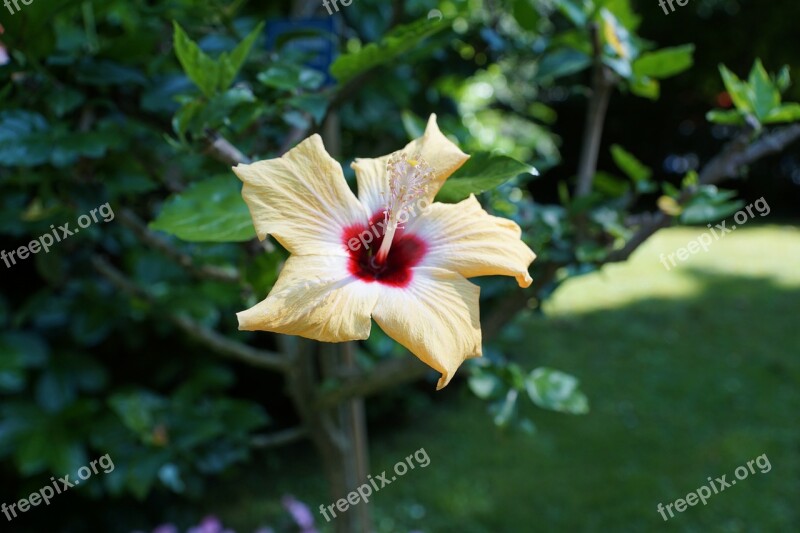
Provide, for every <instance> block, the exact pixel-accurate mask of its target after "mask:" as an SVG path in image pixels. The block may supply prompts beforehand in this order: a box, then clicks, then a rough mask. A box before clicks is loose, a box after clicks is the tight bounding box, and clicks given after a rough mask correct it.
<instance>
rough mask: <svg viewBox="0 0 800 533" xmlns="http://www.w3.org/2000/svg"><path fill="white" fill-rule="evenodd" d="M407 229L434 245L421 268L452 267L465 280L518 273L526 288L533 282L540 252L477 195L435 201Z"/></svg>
mask: <svg viewBox="0 0 800 533" xmlns="http://www.w3.org/2000/svg"><path fill="white" fill-rule="evenodd" d="M406 233H413V234H417V235H419V236H420V237H421V238H422V239H423V240H424V241H425V242H426V243H427V244H428V251H427V253H426V254H425V257H424V259H423V260H422V262H421V263H420V266H431V267H438V268H444V269H447V270H452V271H454V272H458V273H459V274H461V275H462V276H464V277H465V278H472V277H475V276H495V275H500V276H514V277H515V278H517V283H519V286H520V287H528V286H530V284H531V283H532V281H533V280H532V279H531V277H530V275H529V274H528V267H529V266H530V264H531V263H532V262H533V260H534V259H535V258H536V254H534V253H533V251H532V250H531V249H530V248H529V247H528V246H527V245H526V244H525V243H524V242H522V239H521V238H520V237H521V235H522V231H521V230H520V227H519V226H518V225H517V224H516V223H515V222H513V221H511V220H508V219H505V218H500V217H495V216H492V215H490V214H489V213H487V212H486V211H484V210H483V208H482V207H481V205H480V204H479V203H478V200H476V199H475V196H473V195H470V197H469V198H467V199H466V200H462V201H461V202H459V203H457V204H442V203H438V202H437V203H435V204H433V205H431V206H430V207H428V208H427V209H426V210H425V211H423V212H422V213H421V214H420V215H419V216H418V217H416V218H414V219H413V220H412V221H411V222H410V223H409V224H408V226H407V228H406Z"/></svg>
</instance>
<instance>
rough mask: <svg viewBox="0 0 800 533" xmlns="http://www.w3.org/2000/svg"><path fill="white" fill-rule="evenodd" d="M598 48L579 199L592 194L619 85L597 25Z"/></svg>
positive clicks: (592, 28) (595, 43)
mask: <svg viewBox="0 0 800 533" xmlns="http://www.w3.org/2000/svg"><path fill="white" fill-rule="evenodd" d="M590 32H591V36H592V43H593V47H594V68H593V71H592V93H591V96H590V97H589V105H588V107H587V109H586V124H585V126H584V130H583V143H582V145H581V155H580V159H579V162H578V184H577V187H576V189H575V196H576V197H578V198H580V197H581V196H586V195H587V194H589V193H590V192H591V191H592V181H593V180H594V175H595V173H596V171H597V156H598V154H599V153H600V141H601V140H602V137H603V125H604V124H605V120H606V111H608V102H609V100H610V98H611V93H612V91H613V88H614V83H615V82H616V76H615V75H614V73H613V72H611V70H610V69H609V68H608V67H607V66H605V65H604V64H603V51H602V45H601V43H600V36H599V35H598V29H597V24H594V23H593V24H592V25H591V26H590Z"/></svg>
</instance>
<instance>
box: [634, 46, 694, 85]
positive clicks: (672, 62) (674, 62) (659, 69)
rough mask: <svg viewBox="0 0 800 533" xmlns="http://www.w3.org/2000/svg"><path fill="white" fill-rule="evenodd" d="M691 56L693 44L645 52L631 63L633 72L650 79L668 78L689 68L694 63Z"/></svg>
mask: <svg viewBox="0 0 800 533" xmlns="http://www.w3.org/2000/svg"><path fill="white" fill-rule="evenodd" d="M693 55H694V45H693V44H684V45H682V46H675V47H672V48H662V49H661V50H656V51H655V52H646V53H644V54H642V55H641V56H640V57H639V59H637V60H636V61H635V62H634V63H633V72H634V73H636V74H637V75H639V76H647V77H650V78H658V79H663V78H669V77H670V76H674V75H676V74H680V73H681V72H683V71H684V70H686V69H688V68H690V67H691V66H692V64H693V63H694V59H693Z"/></svg>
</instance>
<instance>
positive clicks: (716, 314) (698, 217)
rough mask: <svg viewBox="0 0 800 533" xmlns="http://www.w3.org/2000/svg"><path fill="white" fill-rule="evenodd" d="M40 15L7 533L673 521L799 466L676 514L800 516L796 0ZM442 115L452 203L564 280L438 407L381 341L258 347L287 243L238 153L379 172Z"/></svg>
mask: <svg viewBox="0 0 800 533" xmlns="http://www.w3.org/2000/svg"><path fill="white" fill-rule="evenodd" d="M28 1H29V4H25V3H23V2H22V1H20V2H17V3H14V2H12V1H10V2H9V3H6V4H5V5H3V6H0V191H1V194H0V249H2V250H3V253H4V254H5V255H4V256H2V257H3V259H2V261H3V263H0V275H1V276H2V295H1V296H0V328H1V329H0V504H2V503H4V504H5V507H3V508H2V509H3V510H2V513H3V515H2V516H0V524H1V525H2V527H0V529H2V530H3V531H21V532H28V531H31V532H39V531H53V532H70V533H72V532H76V533H77V532H84V531H86V532H90V531H91V532H95V531H108V532H125V533H131V532H134V531H137V532H151V531H158V532H159V533H168V532H171V533H172V532H184V531H194V532H204V533H214V532H222V531H225V530H229V531H236V532H239V533H250V532H259V533H264V532H266V531H272V532H294V531H304V532H311V531H337V532H338V531H354V532H356V531H364V530H374V531H380V532H395V531H397V532H410V531H422V532H439V531H441V532H448V531H459V532H470V533H472V532H474V533H482V532H498V531H500V532H506V531H508V532H515V531H551V530H569V531H571V530H575V531H599V530H619V531H650V530H654V529H658V528H661V527H666V526H664V525H663V524H664V520H663V519H662V516H661V515H660V514H659V512H658V511H657V506H658V505H659V504H663V505H665V506H666V505H667V504H669V503H672V502H674V501H675V500H676V499H678V498H684V497H685V496H686V495H687V494H688V493H689V492H691V491H694V490H695V489H697V488H698V487H700V486H702V485H704V484H707V483H708V481H707V478H709V477H712V478H718V477H721V476H723V475H727V477H728V479H729V480H730V479H733V478H734V471H735V470H736V468H737V467H739V466H741V465H745V464H746V463H747V462H748V461H751V460H755V459H756V457H759V456H762V455H764V454H765V455H766V456H767V457H768V459H769V462H770V465H771V469H770V470H769V471H767V472H764V473H761V471H760V470H758V469H756V471H755V473H752V474H751V475H750V476H749V477H748V478H747V479H746V480H742V481H739V483H738V484H736V485H735V486H732V487H730V488H728V489H726V490H725V491H724V492H722V493H720V494H717V495H714V496H713V497H712V498H711V499H709V501H708V502H707V505H704V506H703V505H698V506H694V507H689V508H688V509H687V510H686V511H684V512H681V513H676V514H675V516H674V517H673V518H670V519H669V521H668V526H670V527H673V528H678V529H680V530H684V531H699V530H711V531H726V532H736V531H791V530H793V529H796V528H797V526H798V525H800V511H798V509H797V505H796V502H797V500H798V497H800V427H799V426H798V423H797V413H798V412H800V391H799V390H798V383H799V382H800V363H799V362H798V358H797V356H798V353H797V352H798V346H800V331H798V329H797V324H796V322H797V318H796V317H797V314H796V313H797V310H798V309H797V302H798V297H800V269H798V264H800V230H799V229H798V222H800V211H798V205H799V204H800V142H796V140H798V139H799V138H800V130H798V128H800V126H798V124H797V122H798V121H800V105H798V104H795V103H794V102H797V101H800V87H798V85H796V84H793V83H792V79H793V78H796V77H797V76H798V75H800V51H798V47H797V46H796V45H797V27H796V26H797V23H796V20H797V17H798V16H800V8H799V7H798V5H797V3H796V2H790V1H789V0H772V1H771V2H769V3H764V2H756V1H755V0H692V1H690V2H689V3H688V4H687V5H686V6H683V7H681V6H678V5H677V3H676V4H675V11H674V12H671V13H669V14H665V13H664V10H663V9H662V7H660V6H659V4H658V3H657V2H656V1H648V2H644V1H635V0H630V1H629V0H483V1H481V0H447V1H445V2H435V1H433V0H413V1H407V2H401V1H391V0H352V2H351V3H350V4H349V5H347V6H345V5H343V4H342V3H341V0H340V1H339V2H338V4H336V6H338V11H336V7H330V14H329V8H326V7H325V6H324V5H323V4H322V2H316V1H307V2H306V1H302V0H294V1H289V0H276V1H273V2H269V3H268V4H266V3H256V2H247V1H245V0H234V1H222V0H220V1H208V2H195V1H189V0H165V1H158V2H154V1H153V2H150V1H147V2H145V1H141V0H134V1H131V0H126V1H122V0H119V1H117V0H102V1H101V0H92V1H89V0H87V1H81V0H58V1H56V0H34V1H32V2H30V0H28ZM692 45H693V46H692ZM759 61H760V62H759ZM720 65H725V67H726V68H722V69H720ZM762 65H763V67H762ZM606 106H607V110H606ZM709 112H711V113H710V114H709ZM431 113H436V114H437V115H438V118H439V124H440V126H441V128H442V130H443V131H444V132H445V133H447V134H448V135H449V136H451V137H452V138H453V139H454V140H457V141H458V143H459V145H460V147H461V148H462V149H463V150H464V151H465V152H467V153H470V154H473V159H472V160H471V161H470V163H468V165H466V166H465V167H464V168H463V169H462V170H461V171H460V172H459V173H458V174H457V175H456V176H454V177H453V178H452V179H453V180H461V181H459V184H460V185H461V186H460V187H459V188H458V189H457V190H455V188H454V190H451V191H448V193H447V194H446V195H445V194H444V193H443V194H442V195H441V196H440V197H439V199H440V200H442V201H457V200H459V199H461V198H463V197H464V196H466V195H467V194H469V192H474V193H476V194H478V196H479V199H480V201H481V203H482V205H484V206H485V208H486V209H487V210H489V211H490V212H492V213H495V214H498V215H500V216H504V217H507V218H511V219H513V220H515V221H516V222H517V223H519V224H520V226H521V227H522V229H523V238H524V239H525V241H526V242H527V243H528V244H529V245H530V246H531V247H532V248H533V249H534V250H535V251H536V253H537V255H538V259H537V260H536V262H535V263H534V266H533V267H532V271H531V272H532V275H533V277H534V279H535V280H536V281H535V283H534V285H533V287H532V288H531V289H529V290H526V291H522V290H520V289H519V288H518V287H516V284H515V283H514V281H513V280H506V279H493V278H490V279H480V280H475V281H476V282H477V283H478V284H479V285H480V286H481V289H482V291H481V295H482V302H481V317H482V323H483V328H484V339H485V344H484V354H485V357H484V358H482V359H481V360H480V361H472V362H470V364H467V365H464V366H463V367H462V368H461V369H460V370H459V373H458V374H457V375H456V378H455V379H454V380H453V382H452V384H451V385H449V386H448V387H447V388H446V389H445V390H443V391H440V392H434V388H435V383H436V379H437V376H436V375H434V373H433V372H428V371H427V370H426V367H424V366H423V365H422V364H421V363H419V362H418V361H416V359H415V358H414V357H413V356H412V355H410V354H409V353H407V352H405V351H404V350H403V349H402V348H401V347H399V346H398V345H397V344H396V343H395V342H394V341H392V340H391V339H389V338H388V337H386V336H385V335H384V334H382V333H381V332H380V331H379V329H378V328H377V327H373V334H372V336H371V337H370V339H369V340H368V341H364V342H359V343H351V344H348V345H345V346H343V347H338V346H337V347H334V348H330V347H324V346H316V345H314V344H313V343H307V342H303V341H299V340H297V339H292V338H287V337H281V336H278V335H273V334H268V333H258V334H253V333H243V332H238V331H237V322H236V317H235V313H236V312H238V311H241V310H243V309H246V308H247V307H249V306H251V305H253V304H254V303H256V302H257V301H260V300H261V299H263V298H264V297H265V296H266V294H267V293H268V292H269V290H270V288H271V287H272V285H273V284H274V282H275V280H276V279H277V275H278V273H279V272H280V269H281V267H282V265H283V262H284V261H285V260H286V258H287V257H288V253H287V252H286V251H285V250H284V249H282V248H281V247H280V245H279V244H278V243H277V242H274V241H272V240H271V239H268V240H267V241H264V242H263V243H260V242H258V240H257V239H255V233H254V230H253V229H252V225H251V222H250V215H249V213H248V211H247V207H246V206H245V204H244V203H243V201H242V200H241V197H240V188H241V186H240V184H239V181H238V179H236V177H235V176H234V175H233V173H232V172H231V171H230V166H231V165H234V164H236V163H237V162H241V161H245V160H250V159H252V160H257V159H266V158H271V157H277V156H280V155H281V154H283V153H284V152H285V151H286V150H288V149H290V148H291V147H292V146H294V145H295V144H296V143H298V142H299V141H301V140H302V139H303V138H305V137H307V136H308V135H310V134H312V133H320V134H321V135H322V136H323V138H324V140H325V144H326V148H327V149H328V151H329V152H330V153H331V154H332V155H333V156H334V157H335V158H337V159H338V160H339V161H340V162H341V163H342V165H343V167H344V170H345V175H346V177H347V178H348V180H349V181H350V183H351V185H353V186H354V179H353V173H352V171H351V169H350V167H349V163H350V162H351V161H352V160H353V158H355V157H375V156H380V155H383V154H387V153H390V152H392V151H394V150H397V149H399V148H400V147H402V146H403V145H404V144H405V143H406V142H408V140H409V139H411V138H414V137H417V136H419V135H420V133H421V132H422V129H423V128H424V123H425V121H426V120H427V117H428V116H429V115H430V114H431ZM710 162H711V164H710ZM713 162H717V163H720V162H721V163H724V165H722V164H715V163H713ZM531 166H533V167H535V168H537V169H538V171H539V173H540V175H539V176H538V177H535V176H534V175H533V174H532V173H531V172H530V167H531ZM722 167H724V171H722V170H720V169H721V168H722ZM478 178H481V179H478ZM465 191H466V192H465ZM759 199H763V200H761V201H762V202H763V204H762V205H768V208H769V209H768V211H769V212H768V213H767V212H766V211H763V212H762V211H759V210H757V211H756V212H755V215H754V216H752V217H748V220H747V222H746V223H745V224H737V225H738V226H741V227H738V228H737V230H736V231H735V232H731V233H728V234H726V235H725V236H724V238H722V239H719V240H716V239H715V240H714V242H713V243H712V244H711V246H710V247H709V249H708V251H703V250H700V251H699V252H697V253H693V254H691V255H689V256H688V259H686V260H681V261H679V262H678V263H677V265H676V266H674V267H671V268H669V269H668V268H665V266H664V264H663V262H662V259H663V256H665V255H666V256H668V255H669V254H675V253H676V252H677V251H678V250H679V249H681V248H685V247H687V246H688V245H689V243H690V242H691V241H694V240H696V239H698V237H699V236H700V235H702V234H704V233H705V232H707V231H708V229H707V224H711V225H712V226H714V225H715V224H719V223H721V222H722V221H723V220H727V221H728V226H729V227H730V226H731V224H734V222H731V221H732V220H733V217H734V216H735V213H737V212H739V211H740V210H741V209H742V208H744V207H746V206H748V205H753V203H754V202H756V201H758V200H759ZM737 221H738V220H737ZM67 223H68V224H69V229H70V230H71V231H72V232H74V234H72V235H68V234H67V233H65V232H64V231H61V230H59V229H58V228H59V227H62V226H63V225H64V224H67ZM78 229H80V230H81V231H80V232H78V231H77V230H78ZM45 235H47V236H49V235H53V236H54V238H53V239H49V238H46V237H45ZM62 237H63V239H62ZM33 241H36V242H38V243H39V244H38V246H32V245H29V243H31V242H33ZM48 242H49V244H48V245H47V248H48V250H45V249H44V245H45V243H48ZM25 249H27V250H28V251H27V252H25V251H23V252H19V250H25ZM12 251H17V254H16V256H9V255H8V254H9V253H10V252H12ZM12 257H13V260H12ZM292 354H294V355H295V357H294V358H293V359H292V358H290V357H289V356H290V355H292ZM297 361H305V362H306V363H308V365H307V368H306V370H308V375H305V377H303V376H300V377H298V375H300V374H298V373H297V372H295V370H297V368H299V367H297V368H295V367H293V366H292V365H295V364H296V363H297ZM293 369H294V370H293ZM309 369H310V370H309ZM298 372H299V371H298ZM301 374H302V373H301ZM304 380H305V381H304ZM328 416H330V417H332V419H333V420H334V422H333V423H334V424H335V425H336V427H337V428H338V430H339V431H340V433H341V434H342V435H344V437H345V444H346V445H345V446H344V448H342V449H340V450H339V451H337V452H335V453H333V455H330V454H328V455H326V453H325V450H328V451H330V449H331V446H332V444H331V442H332V436H331V435H332V434H331V433H330V432H329V431H328V428H326V427H325V421H326V420H327V418H326V417H328ZM420 449H424V450H425V452H426V453H427V455H428V456H429V458H430V464H429V465H428V466H426V467H425V468H419V467H417V468H416V469H414V470H411V471H409V472H408V473H407V474H406V475H404V476H402V478H398V480H397V481H396V482H393V483H392V484H391V485H390V486H387V487H385V488H384V489H382V490H381V491H379V492H376V493H375V494H374V495H373V496H372V499H371V501H370V502H369V505H365V504H363V503H361V504H358V505H357V506H353V507H352V508H351V509H350V510H349V511H348V512H347V513H343V514H344V515H345V516H346V518H344V519H342V518H341V517H340V518H337V519H336V520H333V521H331V522H328V521H326V520H325V518H324V517H323V516H322V515H321V514H320V512H319V507H320V505H324V506H328V505H329V504H331V503H335V501H336V499H338V497H342V496H346V494H344V493H342V492H341V491H342V490H343V489H344V490H351V489H353V488H355V486H357V484H358V481H359V480H362V481H363V480H364V477H365V475H366V474H371V475H372V476H373V477H375V476H376V475H379V474H380V473H381V472H383V471H384V470H386V471H390V470H391V469H392V468H393V467H394V465H395V463H397V462H398V461H403V460H404V458H406V457H407V456H409V455H411V454H414V453H415V452H416V451H417V450H420ZM337 454H338V455H337ZM103 457H105V459H101V458H103ZM92 461H95V466H96V467H97V468H95V469H94V471H93V472H92V473H91V474H90V475H88V476H87V475H86V472H88V470H89V469H90V468H92V466H91V465H92ZM109 464H110V466H109ZM66 475H69V476H70V480H72V481H73V482H74V480H76V479H78V480H80V481H81V483H80V484H79V485H76V486H75V487H72V488H70V489H69V490H67V491H66V492H64V493H62V494H56V495H54V496H53V497H52V501H50V502H49V503H48V504H45V503H44V502H39V504H38V505H36V506H31V507H30V508H29V509H27V510H26V511H24V512H22V511H21V505H20V504H19V502H20V500H21V499H23V498H26V499H30V498H29V497H30V495H31V494H33V493H39V494H42V493H41V492H40V490H42V489H43V487H48V486H54V485H53V484H54V483H55V486H57V487H59V488H60V487H62V483H60V482H58V481H57V480H58V479H60V478H63V477H64V476H66ZM31 503H33V502H31ZM12 504H17V508H16V511H14V512H12V511H10V510H9V511H7V509H8V508H9V507H8V506H11V505H12ZM14 513H15V514H16V516H11V515H12V514H14Z"/></svg>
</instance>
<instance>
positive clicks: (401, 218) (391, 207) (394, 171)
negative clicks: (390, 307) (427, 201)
mask: <svg viewBox="0 0 800 533" xmlns="http://www.w3.org/2000/svg"><path fill="white" fill-rule="evenodd" d="M386 176H387V177H388V181H389V191H388V193H383V196H384V201H385V204H384V210H383V219H384V223H385V226H384V235H383V242H382V243H381V247H380V249H379V250H378V253H377V255H376V256H375V259H376V261H377V262H378V264H381V263H383V262H384V261H385V260H386V257H387V256H388V255H389V249H390V248H391V247H392V241H393V240H394V234H395V231H397V227H398V225H399V224H402V223H405V222H407V221H408V218H409V211H411V213H412V214H416V212H415V211H414V207H413V206H412V204H413V203H414V202H416V201H419V200H420V199H423V198H425V195H426V194H427V192H428V187H429V185H430V184H431V182H432V181H433V179H434V178H435V177H436V174H435V173H434V171H433V168H432V167H431V166H430V165H429V164H428V163H427V162H426V161H425V160H424V159H422V157H421V156H420V155H419V154H416V155H415V156H414V157H412V158H411V159H409V158H408V156H406V154H404V153H403V152H395V153H393V154H392V155H391V156H389V161H387V163H386Z"/></svg>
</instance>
